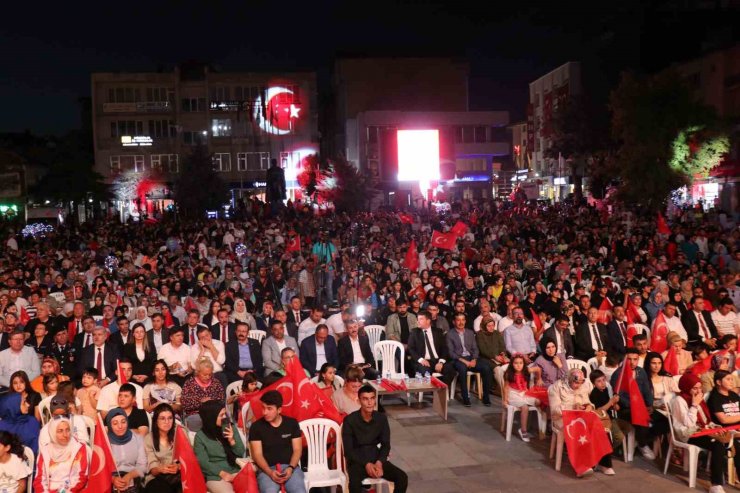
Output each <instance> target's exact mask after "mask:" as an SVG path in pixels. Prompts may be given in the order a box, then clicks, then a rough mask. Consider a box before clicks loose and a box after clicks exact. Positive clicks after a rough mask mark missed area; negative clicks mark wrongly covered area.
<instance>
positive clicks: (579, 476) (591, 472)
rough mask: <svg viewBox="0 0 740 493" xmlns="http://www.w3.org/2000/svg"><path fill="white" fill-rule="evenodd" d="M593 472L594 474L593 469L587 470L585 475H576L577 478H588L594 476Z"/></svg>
mask: <svg viewBox="0 0 740 493" xmlns="http://www.w3.org/2000/svg"><path fill="white" fill-rule="evenodd" d="M593 472H594V470H593V469H587V470H586V472H584V473H583V474H576V477H577V478H578V479H580V478H582V477H584V476H588V475H589V474H593Z"/></svg>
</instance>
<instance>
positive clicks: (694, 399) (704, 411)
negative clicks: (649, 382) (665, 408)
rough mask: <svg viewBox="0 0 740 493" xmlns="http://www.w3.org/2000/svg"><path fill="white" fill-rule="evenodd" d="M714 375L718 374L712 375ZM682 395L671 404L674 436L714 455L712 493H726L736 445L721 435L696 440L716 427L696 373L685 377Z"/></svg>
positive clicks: (738, 462)
mask: <svg viewBox="0 0 740 493" xmlns="http://www.w3.org/2000/svg"><path fill="white" fill-rule="evenodd" d="M712 374H714V372H712ZM678 388H679V389H680V391H681V393H680V394H679V395H678V396H677V397H676V398H675V399H673V400H672V401H671V404H670V405H671V418H672V419H673V433H674V434H675V436H676V439H677V440H679V441H682V442H688V443H690V444H692V445H696V446H697V447H701V448H703V449H704V450H708V451H710V452H711V453H712V454H711V462H710V475H711V482H712V486H711V487H710V488H709V491H710V493H721V492H723V491H724V489H723V488H722V485H723V483H724V470H725V463H726V461H727V449H728V448H730V446H731V445H732V435H730V434H729V433H727V432H718V433H713V434H711V435H705V436H700V437H692V436H691V435H693V434H694V433H696V432H697V431H701V430H703V429H704V428H706V427H707V426H708V425H710V424H711V423H712V419H711V414H710V411H709V408H708V407H707V404H706V402H704V392H702V383H701V382H700V381H699V377H697V376H696V375H694V374H693V373H684V374H683V375H682V376H681V380H679V381H678ZM735 468H736V469H738V468H740V454H735Z"/></svg>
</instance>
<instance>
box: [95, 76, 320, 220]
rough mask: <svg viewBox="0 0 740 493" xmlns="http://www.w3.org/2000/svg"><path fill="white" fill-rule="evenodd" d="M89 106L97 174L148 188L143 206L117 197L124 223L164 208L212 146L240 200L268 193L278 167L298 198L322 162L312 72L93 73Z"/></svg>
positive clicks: (134, 199) (217, 163)
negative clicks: (196, 152)
mask: <svg viewBox="0 0 740 493" xmlns="http://www.w3.org/2000/svg"><path fill="white" fill-rule="evenodd" d="M92 105H93V137H94V146H95V169H96V171H98V172H99V173H101V174H102V175H103V176H104V177H105V178H106V180H107V181H108V182H109V183H115V182H116V181H117V180H122V179H127V180H129V181H131V180H133V181H134V182H136V180H137V179H146V182H147V183H149V185H148V186H147V189H146V193H145V194H143V195H144V197H141V196H140V195H142V194H141V193H138V192H137V193H136V195H137V196H136V197H126V196H123V197H119V204H118V206H119V208H120V209H121V211H122V217H124V216H125V214H126V213H131V214H137V213H139V212H141V211H140V209H142V208H143V207H147V209H148V210H149V209H154V210H159V209H161V208H163V207H166V206H167V205H168V203H169V202H171V201H169V197H170V192H171V187H172V183H173V182H174V181H175V180H176V178H177V176H178V174H179V173H180V164H181V163H182V161H183V159H186V158H187V156H188V154H189V153H190V152H191V151H192V149H193V148H194V146H198V145H204V146H207V148H208V150H209V152H210V153H211V154H212V156H213V167H214V170H216V171H217V172H218V173H219V175H220V176H221V177H222V178H223V179H224V181H226V182H227V183H228V185H229V188H230V189H231V190H232V193H233V196H234V197H235V198H236V197H239V196H241V195H242V194H244V193H254V192H255V191H257V192H258V191H259V190H260V189H261V188H263V187H264V181H265V176H266V170H267V168H268V167H269V166H270V161H271V159H276V160H277V161H278V163H280V165H281V166H282V167H283V168H284V169H285V174H286V181H287V185H288V189H289V195H291V197H293V196H294V194H295V191H296V190H297V188H298V185H297V182H296V175H297V173H298V169H299V166H300V161H301V160H302V159H303V158H305V157H306V156H308V155H310V154H315V153H317V152H318V142H319V132H318V116H317V115H318V113H317V89H316V76H315V74H314V73H312V72H297V73H279V74H277V73H275V74H266V73H222V72H217V71H214V70H211V69H209V67H208V66H204V65H197V66H187V67H186V66H181V67H178V68H176V69H175V70H173V71H171V72H156V73H152V72H149V73H95V74H93V75H92ZM134 188H136V187H134ZM138 190H139V192H140V191H141V187H138ZM137 200H138V201H137ZM149 211H150V210H149Z"/></svg>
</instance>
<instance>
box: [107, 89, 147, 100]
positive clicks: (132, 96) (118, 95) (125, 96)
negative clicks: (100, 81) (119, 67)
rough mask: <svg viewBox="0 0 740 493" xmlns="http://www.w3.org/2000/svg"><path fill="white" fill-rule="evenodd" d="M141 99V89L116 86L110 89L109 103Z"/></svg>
mask: <svg viewBox="0 0 740 493" xmlns="http://www.w3.org/2000/svg"><path fill="white" fill-rule="evenodd" d="M139 101H141V89H136V88H133V87H115V88H110V89H108V102H109V103H137V102H139Z"/></svg>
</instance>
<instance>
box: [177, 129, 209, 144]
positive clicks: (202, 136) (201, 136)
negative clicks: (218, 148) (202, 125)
mask: <svg viewBox="0 0 740 493" xmlns="http://www.w3.org/2000/svg"><path fill="white" fill-rule="evenodd" d="M182 141H183V143H185V144H189V145H198V144H205V143H206V142H208V132H207V131H205V130H201V131H196V132H192V131H186V132H183V133H182Z"/></svg>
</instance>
